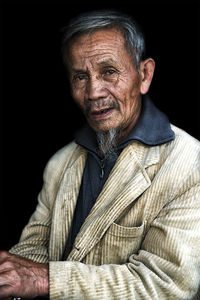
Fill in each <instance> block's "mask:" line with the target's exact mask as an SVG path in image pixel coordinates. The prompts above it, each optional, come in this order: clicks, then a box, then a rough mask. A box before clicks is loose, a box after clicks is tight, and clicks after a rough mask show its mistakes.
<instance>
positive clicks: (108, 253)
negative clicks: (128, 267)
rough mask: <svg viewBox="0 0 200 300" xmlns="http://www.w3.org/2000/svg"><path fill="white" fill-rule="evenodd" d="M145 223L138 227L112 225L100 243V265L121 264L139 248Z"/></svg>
mask: <svg viewBox="0 0 200 300" xmlns="http://www.w3.org/2000/svg"><path fill="white" fill-rule="evenodd" d="M144 227H145V222H144V223H143V224H142V225H141V226H139V227H124V226H121V225H118V224H116V223H113V224H112V225H111V226H110V227H109V229H108V231H107V232H106V234H105V236H104V238H103V239H102V241H101V264H113V263H114V264H122V263H126V262H128V259H129V257H130V256H131V255H132V254H135V253H137V251H138V250H139V248H140V245H141V242H142V239H143V233H144Z"/></svg>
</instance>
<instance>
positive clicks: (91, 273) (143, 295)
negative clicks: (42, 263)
mask: <svg viewBox="0 0 200 300" xmlns="http://www.w3.org/2000/svg"><path fill="white" fill-rule="evenodd" d="M143 255H144V257H145V255H146V256H147V257H148V254H147V253H143ZM151 258H152V260H153V261H154V263H155V266H154V267H153V263H152V268H150V267H147V266H146V265H145V263H142V262H140V261H138V260H135V259H134V258H132V261H131V262H130V263H128V264H124V265H112V264H110V265H102V266H94V265H86V264H82V263H80V262H50V265H49V272H50V279H49V280H50V286H49V289H50V299H52V300H56V299H87V300H94V299H95V300H98V299H99V300H102V299H111V300H112V299H113V300H122V299H123V300H124V299H137V300H144V299H145V300H152V299H163V300H168V299H173V300H182V299H192V295H193V294H194V291H191V290H187V287H186V289H185V288H183V286H182V282H180V281H179V282H178V281H177V279H176V278H177V275H176V274H175V273H176V271H178V269H177V270H176V267H175V266H174V269H171V271H169V270H167V269H166V270H165V272H164V270H163V268H162V267H161V268H159V267H158V266H156V264H157V263H158V261H155V258H154V257H153V256H152V257H151ZM147 260H148V259H147ZM159 263H160V262H159ZM165 263H166V261H164V260H163V264H165ZM173 274H174V275H173ZM181 275H183V274H181ZM195 276H196V274H195ZM195 276H194V277H195Z"/></svg>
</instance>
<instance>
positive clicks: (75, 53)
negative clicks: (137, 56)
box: [64, 29, 128, 65]
mask: <svg viewBox="0 0 200 300" xmlns="http://www.w3.org/2000/svg"><path fill="white" fill-rule="evenodd" d="M124 55H128V53H127V50H126V47H125V40H124V37H123V35H122V33H121V32H120V31H119V30H117V29H106V30H105V29H104V30H98V31H96V32H93V33H91V34H83V35H80V36H78V37H75V38H74V39H73V40H71V42H70V44H69V45H68V48H67V49H66V54H65V55H64V60H65V62H66V63H67V65H69V64H71V63H72V62H75V61H77V60H81V59H82V60H83V59H93V58H97V57H98V59H100V60H104V59H105V58H104V57H105V56H106V57H107V58H109V57H110V58H111V59H115V60H116V59H120V58H121V57H122V56H124Z"/></svg>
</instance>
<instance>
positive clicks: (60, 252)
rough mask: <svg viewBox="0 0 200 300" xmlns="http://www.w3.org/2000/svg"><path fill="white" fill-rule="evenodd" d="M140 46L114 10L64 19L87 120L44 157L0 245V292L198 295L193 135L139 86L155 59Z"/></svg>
mask: <svg viewBox="0 0 200 300" xmlns="http://www.w3.org/2000/svg"><path fill="white" fill-rule="evenodd" d="M144 48H145V45H144V39H143V36H142V33H141V31H140V29H139V28H138V26H137V25H136V23H135V22H134V21H133V20H132V19H131V18H130V17H128V16H126V15H122V14H120V13H117V12H105V11H104V12H90V13H88V14H83V15H81V16H78V17H77V18H76V19H74V20H72V21H71V23H70V24H69V26H68V27H67V28H66V31H65V36H64V40H63V57H64V62H65V65H66V67H67V70H68V76H69V81H70V85H71V93H72V96H73V98H74V100H75V102H76V103H77V104H78V105H79V107H80V108H81V110H82V111H83V113H84V115H85V117H86V120H87V123H88V125H87V126H85V127H84V128H82V129H81V130H80V131H79V132H78V133H77V135H76V138H75V141H73V142H72V143H70V144H69V145H67V146H66V147H64V148H63V149H61V150H60V151H58V152H57V153H56V154H55V155H54V156H53V158H51V159H50V161H49V163H48V165H47V167H46V169H45V172H44V186H43V189H42V191H41V193H40V195H39V199H38V206H37V208H36V211H35V212H34V214H33V215H32V217H31V219H30V221H29V223H28V225H27V226H26V227H25V229H24V231H23V233H22V236H21V239H20V242H19V244H17V245H16V246H14V247H13V248H12V249H11V250H10V252H9V253H8V252H1V255H0V299H5V298H8V297H11V296H17V297H24V298H33V297H36V296H49V297H50V298H51V299H77V300H79V299H91V300H93V299H99V300H100V299H123V300H124V299H151V300H152V299H159V300H160V299H171V300H172V299H173V300H174V299H180V300H183V299H198V289H199V284H200V230H199V228H200V187H199V183H200V144H199V142H198V141H197V140H195V139H194V138H192V137H191V136H189V135H188V134H187V133H185V132H184V131H182V130H181V129H178V128H177V127H175V126H173V125H171V124H169V121H168V119H167V117H166V116H165V115H164V114H163V113H161V112H160V111H159V110H158V109H157V108H156V107H155V106H154V105H153V103H152V102H151V100H150V99H149V97H148V96H147V95H146V94H147V92H148V90H149V87H150V84H151V80H152V77H153V73H154V67H155V63H154V60H153V59H151V58H145V53H144V50H145V49H144ZM72 117H73V116H72Z"/></svg>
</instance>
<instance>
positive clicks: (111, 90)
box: [66, 29, 141, 136]
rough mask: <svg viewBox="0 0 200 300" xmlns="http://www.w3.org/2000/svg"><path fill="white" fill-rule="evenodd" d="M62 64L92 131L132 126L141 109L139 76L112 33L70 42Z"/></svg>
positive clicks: (101, 32)
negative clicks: (64, 61) (66, 69)
mask: <svg viewBox="0 0 200 300" xmlns="http://www.w3.org/2000/svg"><path fill="white" fill-rule="evenodd" d="M66 60H67V62H66V64H67V68H68V71H69V74H70V84H71V90H72V96H73V98H74V100H75V101H76V102H77V103H78V105H79V106H80V107H81V109H82V111H83V113H84V115H85V117H86V119H87V121H88V123H89V125H90V126H91V127H92V128H93V129H94V130H95V131H97V132H98V131H107V130H109V129H113V128H121V129H122V130H123V132H124V136H125V135H127V134H128V133H129V131H130V129H131V128H132V127H133V126H134V125H135V123H136V121H137V119H138V116H139V113H140V107H141V91H140V86H141V76H140V75H139V73H138V72H137V70H136V68H135V66H134V64H133V60H132V58H131V56H130V54H129V53H128V52H127V50H126V48H125V45H124V38H123V36H122V34H121V33H120V32H119V31H118V30H116V29H107V30H99V31H97V32H95V33H92V34H91V35H82V36H80V37H78V38H76V39H75V40H73V41H72V43H71V45H70V47H69V51H68V56H67V57H66Z"/></svg>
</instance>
